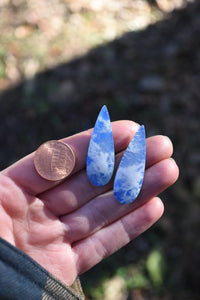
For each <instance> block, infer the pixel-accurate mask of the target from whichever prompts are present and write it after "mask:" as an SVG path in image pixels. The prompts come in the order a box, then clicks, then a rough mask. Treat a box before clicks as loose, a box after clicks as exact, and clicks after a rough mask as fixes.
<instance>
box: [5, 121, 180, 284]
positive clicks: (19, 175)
mask: <svg viewBox="0 0 200 300" xmlns="http://www.w3.org/2000/svg"><path fill="white" fill-rule="evenodd" d="M112 129H113V136H114V142H115V150H116V152H117V153H118V154H117V159H116V164H117V162H119V160H120V157H121V156H122V151H123V150H124V149H125V148H126V147H127V146H128V143H129V142H130V140H131V138H132V137H133V135H134V133H135V132H136V131H137V129H138V125H137V124H135V123H133V122H131V121H118V122H114V123H112ZM91 133H92V130H89V131H85V132H82V133H79V134H76V135H74V136H71V137H68V138H66V139H64V140H63V141H64V142H66V143H68V144H69V145H70V146H71V147H72V149H73V150H74V153H75V157H76V164H75V169H74V171H73V174H72V175H71V176H70V177H69V178H67V179H65V180H64V181H62V182H50V181H47V180H45V179H42V178H41V177H40V176H39V175H38V174H37V172H36V171H35V169H34V164H33V155H34V154H30V155H28V156H27V157H25V158H23V159H21V160H20V161H18V162H17V163H15V164H14V165H12V166H10V167H9V168H7V169H6V170H4V171H2V172H1V173H0V237H2V238H4V239H5V240H7V241H8V242H10V243H11V244H12V245H14V246H16V247H17V248H19V249H20V250H22V251H24V252H25V253H26V254H28V255H29V256H31V257H32V258H33V259H34V260H36V261H37V262H38V263H39V264H41V265H42V266H43V267H44V268H46V269H47V270H48V271H49V272H51V273H52V274H54V275H55V276H56V277H57V278H59V279H60V280H62V281H63V282H65V283H66V284H68V285H71V284H72V283H73V281H74V280H75V278H76V277H77V275H79V274H81V273H83V272H85V271H86V270H88V269H89V268H91V267H93V266H94V265H95V264H97V263H98V262H100V261H101V260H102V259H103V258H105V257H107V256H108V255H110V254H112V253H113V252H115V251H117V250H118V249H119V248H121V247H122V246H124V245H125V244H127V243H128V242H129V241H130V240H132V239H134V238H135V237H136V236H138V235H139V234H141V233H142V232H143V231H145V230H146V229H147V228H149V227H150V226H151V225H152V224H153V223H154V222H156V221H157V220H158V219H159V218H160V216H161V215H162V213H163V204H162V202H161V200H160V199H159V198H157V197H156V196H157V195H158V194H159V193H160V192H162V191H163V190H164V189H166V188H167V187H168V186H170V185H171V184H173V183H174V182H175V181H176V179H177V177H178V167H177V166H176V163H175V162H174V161H173V160H172V159H170V156H171V155H172V151H173V149H172V144H171V142H170V140H169V139H168V138H166V137H164V136H154V137H150V138H148V139H147V142H146V144H147V160H146V172H145V177H144V183H143V186H142V190H141V192H140V194H139V196H138V198H137V199H136V200H135V201H134V202H133V203H131V204H128V205H123V204H120V203H118V201H116V199H115V198H114V195H113V191H112V187H113V182H112V181H111V182H110V183H108V184H107V185H106V186H104V187H95V186H93V185H92V184H91V183H90V182H89V180H88V178H87V175H86V171H85V163H86V156H87V149H88V144H89V140H90V137H91Z"/></svg>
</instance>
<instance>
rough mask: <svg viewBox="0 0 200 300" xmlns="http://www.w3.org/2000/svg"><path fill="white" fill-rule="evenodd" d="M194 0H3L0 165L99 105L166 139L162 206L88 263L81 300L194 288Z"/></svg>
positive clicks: (198, 19) (199, 70)
mask: <svg viewBox="0 0 200 300" xmlns="http://www.w3.org/2000/svg"><path fill="white" fill-rule="evenodd" d="M199 99H200V1H198V0H196V1H195V0H194V1H186V0H185V1H184V0H171V1H170V0H151V1H150V0H149V1H147V0H146V1H145V0H109V1H104V0H101V1H100V0H76V1H73V0H65V1H64V0H29V1H26V0H0V105H1V106H0V107H1V108H0V145H1V147H0V158H1V160H0V167H1V169H3V168H5V167H6V166H8V165H9V164H11V163H13V162H14V161H16V160H17V159H19V158H21V157H23V156H24V155H26V154H28V153H29V152H31V151H33V150H35V149H36V148H37V147H38V146H39V145H40V144H41V143H42V142H44V141H46V140H49V139H58V138H61V137H64V136H68V135H71V134H74V133H76V132H79V131H81V130H84V129H88V128H89V127H93V125H94V122H95V120H96V117H97V114H98V112H99V110H100V108H101V106H102V105H103V104H106V105H107V106H108V109H109V112H110V116H111V119H112V120H117V119H131V120H134V121H136V122H139V123H140V124H144V125H145V126H146V130H147V135H148V136H150V135H152V134H165V135H168V136H169V137H170V138H171V139H172V141H173V143H174V157H175V159H176V160H177V162H178V164H179V166H180V178H179V181H178V182H177V183H176V184H175V185H174V186H173V187H171V188H170V189H168V190H167V191H166V192H165V193H163V194H162V198H163V200H164V203H165V208H166V209H165V214H164V216H163V217H162V219H161V220H160V221H159V222H158V223H157V224H156V225H154V226H153V228H151V229H150V230H149V231H147V232H146V233H144V234H143V235H142V236H141V237H139V238H137V239H136V240H135V241H133V242H131V243H130V244H129V245H128V246H126V247H124V248H123V249H122V250H120V251H119V252H117V253H116V254H114V255H113V256H111V257H110V258H108V259H106V260H105V261H104V262H102V263H101V264H99V265H98V266H96V267H94V268H93V269H92V270H91V271H89V272H87V273H86V274H85V275H84V276H83V277H82V281H83V286H84V291H85V293H86V296H87V299H92V300H93V299H97V300H99V299H102V300H125V299H129V300H132V299H134V300H135V299H136V300H143V299H165V300H168V299H170V300H171V299H200V287H199V283H200V239H199V228H200V218H199V215H200V173H199V169H200V151H199V149H200V147H199V145H200V135H199V130H200V100H199Z"/></svg>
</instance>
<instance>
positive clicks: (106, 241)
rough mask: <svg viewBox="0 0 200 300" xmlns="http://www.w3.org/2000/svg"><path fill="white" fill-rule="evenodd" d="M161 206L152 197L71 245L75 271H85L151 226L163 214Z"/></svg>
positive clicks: (157, 199)
mask: <svg viewBox="0 0 200 300" xmlns="http://www.w3.org/2000/svg"><path fill="white" fill-rule="evenodd" d="M163 211H164V206H163V203H162V201H161V200H160V198H158V197H155V198H153V199H151V200H149V201H148V202H147V203H145V204H144V205H142V206H140V207H139V208H137V209H136V210H134V211H132V212H130V213H129V214H127V215H126V216H124V217H123V218H121V219H119V220H117V221H115V222H114V223H112V224H110V225H108V226H106V227H104V228H102V229H101V230H100V231H98V232H96V233H94V234H93V235H91V236H89V237H87V238H85V239H83V240H80V241H78V242H76V243H74V245H73V250H74V253H75V257H77V260H76V266H77V274H82V273H83V272H86V271H87V270H89V269H90V268H92V267H93V266H94V265H96V264H97V263H99V262H100V261H101V260H103V259H104V258H106V257H108V256H109V255H111V254H112V253H114V252H115V251H117V250H119V249H120V248H121V247H123V246H125V245H126V244H128V243H129V242H130V241H131V240H133V239H134V238H136V237H137V236H138V235H140V234H141V233H143V232H144V231H145V230H147V229H148V228H149V227H151V226H152V225H153V224H154V223H155V222H156V221H157V220H158V219H159V218H160V217H161V216H162V214H163Z"/></svg>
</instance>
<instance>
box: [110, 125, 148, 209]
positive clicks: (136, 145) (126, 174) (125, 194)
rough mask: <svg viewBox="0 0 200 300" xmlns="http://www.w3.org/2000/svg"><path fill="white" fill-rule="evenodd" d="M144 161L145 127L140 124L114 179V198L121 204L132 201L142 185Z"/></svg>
mask: <svg viewBox="0 0 200 300" xmlns="http://www.w3.org/2000/svg"><path fill="white" fill-rule="evenodd" d="M145 161H146V143H145V129H144V126H143V125H142V126H140V128H139V129H138V131H137V132H136V134H135V136H134V137H133V139H132V140H131V142H130V144H129V146H128V148H127V149H126V151H125V153H124V155H123V157H122V160H121V162H120V165H119V167H118V170H117V173H116V177H115V181H114V195H115V198H116V199H117V200H118V201H119V202H120V203H123V204H128V203H131V202H133V201H134V200H135V199H136V198H137V196H138V194H139V192H140V190H141V187H142V183H143V178H144V171H145Z"/></svg>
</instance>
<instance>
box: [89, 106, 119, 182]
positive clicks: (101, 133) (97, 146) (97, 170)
mask: <svg viewBox="0 0 200 300" xmlns="http://www.w3.org/2000/svg"><path fill="white" fill-rule="evenodd" d="M114 159H115V151H114V141H113V134H112V128H111V122H110V117H109V113H108V110H107V107H106V106H105V105H104V106H103V107H102V109H101V111H100V113H99V115H98V118H97V120H96V123H95V126H94V130H93V133H92V136H91V140H90V144H89V148H88V155H87V166H86V170H87V176H88V178H89V180H90V181H91V183H92V184H94V185H95V186H103V185H105V184H107V183H108V182H109V180H110V179H111V177H112V174H113V169H114Z"/></svg>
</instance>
